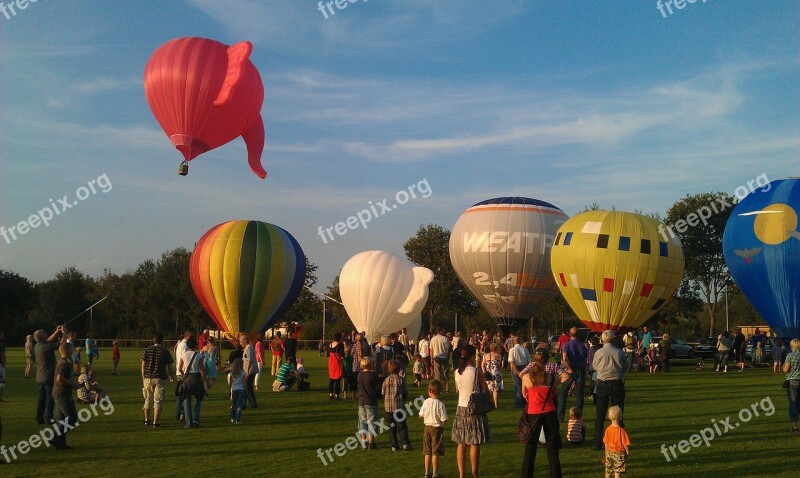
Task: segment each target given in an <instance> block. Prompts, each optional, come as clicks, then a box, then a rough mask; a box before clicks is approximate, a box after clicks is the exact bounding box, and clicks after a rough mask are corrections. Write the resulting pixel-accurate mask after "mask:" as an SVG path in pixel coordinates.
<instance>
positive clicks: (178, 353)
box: [175, 339, 191, 377]
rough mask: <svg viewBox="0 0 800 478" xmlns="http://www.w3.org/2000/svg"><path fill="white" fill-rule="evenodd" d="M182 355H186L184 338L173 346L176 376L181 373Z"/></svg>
mask: <svg viewBox="0 0 800 478" xmlns="http://www.w3.org/2000/svg"><path fill="white" fill-rule="evenodd" d="M184 355H186V339H183V340H181V341H180V342H178V347H177V348H175V374H176V375H177V376H178V377H180V376H182V375H183V374H182V373H181V370H182V368H183V356H184ZM190 358H191V357H190Z"/></svg>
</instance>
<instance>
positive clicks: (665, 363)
mask: <svg viewBox="0 0 800 478" xmlns="http://www.w3.org/2000/svg"><path fill="white" fill-rule="evenodd" d="M658 349H659V354H658V360H659V361H660V362H661V371H662V372H664V373H667V372H669V358H670V355H671V352H672V343H670V341H669V334H664V336H663V337H661V341H660V342H659V343H658Z"/></svg>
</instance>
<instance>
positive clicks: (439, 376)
mask: <svg viewBox="0 0 800 478" xmlns="http://www.w3.org/2000/svg"><path fill="white" fill-rule="evenodd" d="M430 354H431V358H432V359H433V378H435V379H436V380H438V381H440V382H442V384H444V393H450V384H449V382H448V380H449V378H450V377H449V376H448V373H447V372H449V371H450V343H449V342H448V341H447V337H445V336H444V329H442V328H441V327H436V335H434V336H433V338H432V339H431V345H430Z"/></svg>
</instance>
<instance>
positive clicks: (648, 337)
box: [639, 326, 653, 355]
mask: <svg viewBox="0 0 800 478" xmlns="http://www.w3.org/2000/svg"><path fill="white" fill-rule="evenodd" d="M652 341H653V332H650V329H648V328H647V326H645V327H643V328H642V339H641V340H640V343H641V344H642V345H641V346H640V347H639V348H640V349H641V350H642V353H643V354H645V355H646V354H647V351H648V350H650V342H652Z"/></svg>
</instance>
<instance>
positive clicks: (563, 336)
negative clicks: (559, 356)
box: [558, 330, 570, 353]
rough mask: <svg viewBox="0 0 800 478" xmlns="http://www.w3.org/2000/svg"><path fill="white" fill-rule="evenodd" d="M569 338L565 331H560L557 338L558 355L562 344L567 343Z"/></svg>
mask: <svg viewBox="0 0 800 478" xmlns="http://www.w3.org/2000/svg"><path fill="white" fill-rule="evenodd" d="M569 339H570V336H569V334H568V333H567V331H566V330H562V331H561V335H560V336H559V337H558V353H561V352H562V350H563V347H564V344H566V343H567V342H569Z"/></svg>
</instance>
